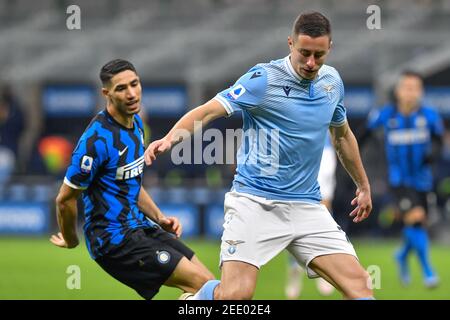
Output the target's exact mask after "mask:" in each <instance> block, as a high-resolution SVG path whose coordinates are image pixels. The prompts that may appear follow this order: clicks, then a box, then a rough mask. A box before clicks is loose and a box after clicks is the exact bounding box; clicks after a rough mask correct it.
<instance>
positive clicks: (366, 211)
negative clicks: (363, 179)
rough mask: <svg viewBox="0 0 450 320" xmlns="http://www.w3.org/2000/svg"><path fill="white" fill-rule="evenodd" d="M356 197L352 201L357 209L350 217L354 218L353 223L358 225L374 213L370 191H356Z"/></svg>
mask: <svg viewBox="0 0 450 320" xmlns="http://www.w3.org/2000/svg"><path fill="white" fill-rule="evenodd" d="M355 194H356V197H355V198H354V199H353V200H352V202H351V204H352V206H355V205H356V208H355V209H354V210H353V211H352V212H350V214H349V216H350V217H354V219H353V222H355V223H358V222H361V221H363V220H365V219H366V218H367V217H368V216H369V215H370V212H371V211H372V199H371V197H370V191H365V190H363V191H361V190H360V189H359V188H358V189H356V193H355Z"/></svg>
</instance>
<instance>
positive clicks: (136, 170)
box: [116, 156, 144, 180]
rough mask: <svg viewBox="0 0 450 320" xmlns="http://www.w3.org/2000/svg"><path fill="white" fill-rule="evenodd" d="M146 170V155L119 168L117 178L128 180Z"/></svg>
mask: <svg viewBox="0 0 450 320" xmlns="http://www.w3.org/2000/svg"><path fill="white" fill-rule="evenodd" d="M143 172H144V156H142V157H140V158H139V159H137V160H135V161H133V162H131V163H129V164H127V165H124V166H122V167H119V168H117V171H116V180H128V179H132V178H136V177H137V176H140V175H141V174H142V173H143Z"/></svg>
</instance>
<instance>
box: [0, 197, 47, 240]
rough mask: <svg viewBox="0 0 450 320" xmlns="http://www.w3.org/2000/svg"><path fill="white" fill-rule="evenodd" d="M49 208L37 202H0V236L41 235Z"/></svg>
mask: <svg viewBox="0 0 450 320" xmlns="http://www.w3.org/2000/svg"><path fill="white" fill-rule="evenodd" d="M48 213H49V207H48V205H47V204H45V203H39V202H0V234H43V233H45V232H47V231H48V228H49V219H48Z"/></svg>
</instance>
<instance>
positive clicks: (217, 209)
mask: <svg viewBox="0 0 450 320" xmlns="http://www.w3.org/2000/svg"><path fill="white" fill-rule="evenodd" d="M204 219H205V221H204V223H205V224H204V225H205V234H206V236H207V237H209V238H211V239H214V240H220V237H221V236H222V232H223V223H224V213H223V205H219V204H215V205H210V206H208V207H207V208H206V211H205V216H204Z"/></svg>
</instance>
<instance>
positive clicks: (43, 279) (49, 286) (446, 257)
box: [0, 238, 450, 300]
mask: <svg viewBox="0 0 450 320" xmlns="http://www.w3.org/2000/svg"><path fill="white" fill-rule="evenodd" d="M187 243H188V244H189V245H190V246H191V247H192V248H193V249H194V250H195V251H196V253H197V255H198V256H199V257H200V259H201V260H202V261H204V263H205V264H206V265H207V266H208V267H209V268H210V270H212V271H213V272H214V273H215V274H216V276H219V270H218V265H217V264H218V253H219V243H218V242H211V241H209V242H208V241H200V240H195V241H194V240H191V241H187ZM397 245H398V243H397V242H395V241H390V242H385V241H380V240H376V239H373V240H370V241H354V246H355V248H356V251H357V253H358V255H359V257H360V260H361V262H362V263H363V265H364V266H365V267H367V266H369V265H376V266H378V267H379V270H380V271H381V274H380V286H381V288H380V289H377V290H375V296H376V298H377V299H450V247H449V246H443V245H433V247H432V251H431V254H432V259H433V263H434V265H435V267H436V269H437V271H438V273H439V276H440V278H441V286H440V287H438V288H436V289H433V290H428V289H425V288H424V287H423V285H422V278H421V276H420V269H419V266H418V263H417V261H416V259H415V257H410V259H411V267H412V280H413V283H412V285H411V287H409V288H406V289H405V288H402V287H401V286H400V284H399V282H398V279H397V269H396V267H395V264H394V261H393V259H392V255H393V252H394V250H395V248H396V246H397ZM0 257H1V258H0V259H1V263H0V300H3V299H140V297H139V296H138V295H137V294H136V293H135V292H134V291H133V290H131V289H129V288H128V287H126V286H124V285H122V284H121V283H119V282H117V281H116V280H114V279H113V278H111V277H110V276H109V275H107V274H106V273H105V272H104V271H103V270H101V269H100V267H99V266H97V265H96V264H95V262H94V261H92V260H91V259H90V258H89V255H88V252H87V249H86V248H85V247H84V245H80V246H79V247H78V248H76V249H73V250H63V249H60V248H56V247H54V246H53V245H51V243H50V242H48V241H47V240H46V239H41V238H27V239H19V238H0ZM286 261H287V253H286V252H283V253H282V254H281V255H279V256H278V257H277V258H275V259H274V260H272V261H271V262H270V263H269V264H268V265H266V266H264V267H263V268H262V270H261V273H260V276H259V280H258V286H257V289H256V294H255V299H284V283H285V278H286ZM70 265H77V266H79V268H80V269H79V270H80V274H81V276H80V284H81V288H80V289H72V290H69V289H67V286H66V282H67V279H68V277H70V274H67V273H66V271H67V268H68V267H69V266H70ZM179 295H180V291H179V290H178V289H171V288H163V289H162V290H161V291H160V293H159V294H158V295H157V296H156V299H176V298H177V297H178V296H179ZM301 298H302V299H324V298H323V297H321V296H320V295H319V294H318V293H317V291H316V289H315V283H314V281H312V280H307V279H305V280H304V290H303V293H302V296H301ZM327 299H340V295H339V294H337V293H335V294H334V295H332V296H331V297H328V298H327Z"/></svg>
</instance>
